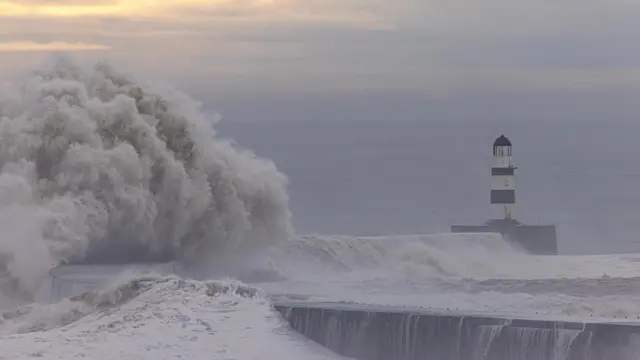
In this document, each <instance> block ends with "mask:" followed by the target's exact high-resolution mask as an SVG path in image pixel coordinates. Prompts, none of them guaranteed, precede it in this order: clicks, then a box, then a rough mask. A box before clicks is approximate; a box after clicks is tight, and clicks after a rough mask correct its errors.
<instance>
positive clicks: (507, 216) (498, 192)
mask: <svg viewBox="0 0 640 360" xmlns="http://www.w3.org/2000/svg"><path fill="white" fill-rule="evenodd" d="M511 155H512V148H511V141H509V139H507V138H506V137H505V136H504V135H500V137H499V138H497V139H496V141H494V143H493V164H492V166H491V208H492V214H491V215H492V219H494V220H514V219H515V213H514V210H515V209H514V208H515V204H516V190H515V181H514V180H515V177H514V175H515V170H516V167H515V166H514V165H513V162H512V160H511Z"/></svg>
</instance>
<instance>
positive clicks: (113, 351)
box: [0, 234, 640, 360]
mask: <svg viewBox="0 0 640 360" xmlns="http://www.w3.org/2000/svg"><path fill="white" fill-rule="evenodd" d="M251 260H252V261H245V262H241V261H238V260H237V259H232V258H229V259H227V261H226V262H222V264H221V265H222V266H223V267H225V268H226V269H227V270H230V269H231V268H232V267H231V266H230V265H232V264H238V266H239V267H238V269H236V270H238V271H237V272H235V273H230V274H227V276H230V277H232V278H238V279H241V280H242V281H243V283H240V282H236V281H230V280H229V281H221V280H212V281H197V280H185V279H184V278H181V277H177V275H175V274H180V273H181V271H176V267H175V264H170V263H169V264H157V266H152V267H151V268H149V267H148V266H147V265H145V266H144V268H145V269H146V270H143V269H138V270H143V271H142V272H139V271H137V270H136V266H132V267H130V268H129V270H128V271H124V270H123V268H122V267H121V266H96V265H91V266H67V267H62V268H58V269H55V270H54V271H52V272H50V276H51V283H47V284H45V286H43V290H45V291H44V293H43V294H41V295H42V296H43V298H46V297H47V296H50V298H49V300H46V299H45V301H43V303H46V302H47V301H52V302H54V304H50V305H42V304H40V305H35V304H34V305H28V306H26V307H22V308H19V309H18V310H17V311H16V310H11V311H6V312H4V313H2V317H1V318H0V359H7V360H14V359H25V358H29V359H31V358H33V357H39V358H43V359H71V358H81V357H85V358H90V359H96V360H102V359H189V358H192V359H202V358H203V356H205V358H207V359H225V360H232V359H243V360H250V359H278V360H281V359H310V360H313V359H337V358H339V357H338V356H337V355H335V354H333V353H331V352H329V351H328V350H325V349H324V348H321V347H320V346H319V345H317V344H315V343H313V342H311V341H308V340H306V339H304V338H302V337H301V336H300V335H298V334H297V333H294V332H293V331H292V330H290V328H289V326H288V325H287V324H286V322H285V321H284V320H283V319H282V318H281V317H280V316H279V314H278V313H277V312H276V311H275V310H274V308H273V306H272V302H304V301H307V302H338V303H355V304H362V305H365V306H372V307H384V306H394V307H398V306H400V307H401V306H406V307H422V308H431V309H438V310H441V311H452V312H455V313H469V314H495V315H499V316H517V317H528V318H553V319H557V320H564V319H566V320H571V321H590V322H591V321H614V322H622V321H634V322H637V321H640V305H638V304H640V277H639V276H638V275H640V255H637V254H630V255H602V256H551V257H545V256H530V255H526V254H523V253H521V252H519V251H518V250H517V249H513V248H511V247H510V246H508V245H507V244H505V242H504V240H503V239H502V238H501V237H499V236H496V235H491V234H466V235H460V234H434V235H415V236H403V237H377V238H373V237H367V238H365V237H345V236H305V237H299V238H295V239H292V240H291V241H289V242H288V243H285V244H282V245H281V246H280V247H278V248H277V249H275V250H274V251H273V252H271V253H269V254H268V256H267V258H265V259H261V260H260V261H258V260H259V259H257V258H256V259H251ZM213 270H215V271H218V270H220V269H213ZM131 271H133V272H131ZM134 273H135V274H138V275H133V274H134ZM144 273H146V274H147V275H141V274H144ZM149 274H155V275H149ZM141 276H143V277H141ZM221 277H222V276H215V277H214V278H221ZM132 279H133V280H132ZM108 284H115V285H108ZM246 284H248V285H246ZM98 289H102V290H98ZM74 295H75V297H71V298H69V296H74ZM0 300H2V299H0ZM0 305H2V302H1V301H0ZM203 354H206V355H203Z"/></svg>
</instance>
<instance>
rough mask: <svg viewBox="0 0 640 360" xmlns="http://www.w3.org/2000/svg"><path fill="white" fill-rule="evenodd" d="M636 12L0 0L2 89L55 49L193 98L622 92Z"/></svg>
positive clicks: (352, 3)
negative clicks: (102, 61) (172, 85)
mask: <svg viewBox="0 0 640 360" xmlns="http://www.w3.org/2000/svg"><path fill="white" fill-rule="evenodd" d="M638 23H640V1H633V0H611V1H603V0H564V1H558V0H536V1H532V0H529V1H524V0H368V1H367V0H208V1H205V0H201V1H198V0H184V1H178V0H137V1H136V0H129V1H127V0H94V1H83V0H0V77H6V76H8V75H10V74H12V73H14V72H15V71H16V70H19V69H24V68H25V67H29V66H34V65H35V64H36V63H37V61H39V60H40V59H41V58H42V57H43V56H44V55H45V54H48V53H49V52H51V51H57V50H60V51H72V52H75V53H77V54H78V55H77V56H79V57H98V58H108V59H111V61H113V62H114V63H117V64H121V65H122V66H123V67H124V68H126V69H128V70H130V71H131V72H135V73H139V74H144V75H145V76H153V77H157V78H161V79H166V80H169V81H172V82H176V83H177V84H178V85H179V86H181V87H187V88H188V89H193V91H195V92H198V93H206V92H207V91H211V92H213V93H245V92H251V93H263V92H268V93H271V94H273V93H283V94H289V93H292V94H300V93H308V92H311V93H317V92H323V93H341V92H355V93H357V92H378V93H413V94H426V95H429V96H434V97H446V96H451V94H456V93H459V92H472V93H473V92H477V93H483V92H487V91H494V92H505V93H509V92H512V91H514V90H516V89H517V90H519V91H530V92H540V93H544V92H547V93H548V92H565V93H566V92H569V93H576V92H581V91H594V90H596V91H605V92H606V91H619V90H622V91H627V90H629V89H634V90H635V89H636V88H637V87H638V84H639V82H638V81H639V80H640V70H639V68H638V63H639V62H640V42H638V41H637V40H638V31H637V24H638Z"/></svg>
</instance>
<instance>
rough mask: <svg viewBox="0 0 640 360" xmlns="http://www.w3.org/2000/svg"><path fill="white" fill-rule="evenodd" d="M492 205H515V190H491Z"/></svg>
mask: <svg viewBox="0 0 640 360" xmlns="http://www.w3.org/2000/svg"><path fill="white" fill-rule="evenodd" d="M491 203H492V204H515V203H516V191H515V190H491Z"/></svg>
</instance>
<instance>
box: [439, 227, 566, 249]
mask: <svg viewBox="0 0 640 360" xmlns="http://www.w3.org/2000/svg"><path fill="white" fill-rule="evenodd" d="M451 232H453V233H474V232H475V233H479V232H480V233H482V232H493V233H500V234H502V236H503V237H504V238H505V240H507V241H509V242H512V243H514V244H516V245H518V246H520V247H522V248H524V249H525V250H526V251H528V252H530V253H532V254H536V255H557V254H558V240H557V237H556V227H555V225H524V224H521V223H520V222H518V221H516V220H506V219H505V220H489V221H488V222H487V223H485V224H484V225H451Z"/></svg>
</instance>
